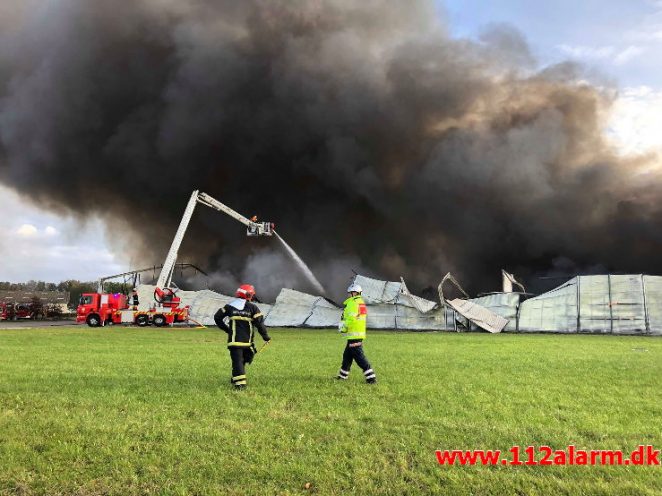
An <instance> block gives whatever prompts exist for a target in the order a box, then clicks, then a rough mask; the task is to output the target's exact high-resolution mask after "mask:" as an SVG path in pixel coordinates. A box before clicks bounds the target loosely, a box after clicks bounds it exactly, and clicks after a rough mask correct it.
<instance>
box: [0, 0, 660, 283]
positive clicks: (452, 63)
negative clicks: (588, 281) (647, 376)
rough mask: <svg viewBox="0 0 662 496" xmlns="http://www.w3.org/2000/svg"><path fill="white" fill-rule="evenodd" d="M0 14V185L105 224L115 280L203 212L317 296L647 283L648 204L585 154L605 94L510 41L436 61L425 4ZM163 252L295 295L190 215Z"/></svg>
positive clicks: (651, 224) (653, 185)
mask: <svg viewBox="0 0 662 496" xmlns="http://www.w3.org/2000/svg"><path fill="white" fill-rule="evenodd" d="M4 4H5V5H6V7H3V8H2V9H0V27H1V28H2V29H0V33H1V34H0V181H1V182H2V183H3V184H6V185H9V186H10V187H12V188H14V189H15V190H16V191H19V192H21V193H22V194H24V195H25V196H26V197H27V198H29V199H31V200H32V201H34V202H37V203H39V204H41V205H42V206H44V207H46V208H49V209H53V210H56V211H60V212H62V213H63V214H71V213H74V214H75V215H79V216H82V217H85V216H89V215H101V216H103V217H104V218H105V219H106V221H107V223H108V226H109V229H110V230H111V232H112V233H114V234H113V237H114V238H115V239H116V240H117V242H118V243H123V244H124V246H123V249H125V250H128V252H130V253H132V255H133V257H134V258H133V259H134V260H138V259H142V260H143V261H145V262H147V263H150V264H151V263H158V262H159V261H160V260H162V259H163V258H164V256H165V253H166V251H167V247H168V246H169V243H170V241H171V239H172V236H173V234H174V232H175V230H176V226H177V223H178V221H179V219H180V217H181V214H182V212H183V209H184V206H185V204H186V202H187V200H188V197H189V195H190V193H191V191H192V190H193V189H201V190H203V191H206V192H207V193H209V194H211V195H212V196H214V197H216V198H218V199H220V200H221V201H224V202H226V203H227V204H229V205H231V206H233V207H234V208H236V209H237V210H239V211H240V212H242V213H244V214H246V215H252V214H257V215H259V216H260V217H261V218H262V219H264V220H273V221H274V222H276V223H277V228H278V230H279V232H280V233H281V234H282V235H283V236H284V237H285V239H286V240H287V241H288V242H289V243H290V244H292V245H293V246H294V247H295V248H296V249H297V251H299V252H300V254H301V255H302V257H303V258H304V259H305V260H307V261H308V262H310V263H311V265H312V267H313V269H314V270H315V271H316V273H317V274H318V276H320V278H321V279H322V282H323V283H324V284H325V285H326V286H327V287H329V288H330V289H331V286H341V285H343V284H345V283H346V281H347V279H348V277H349V276H351V269H352V268H353V269H357V270H364V271H369V272H372V273H373V274H376V275H379V276H380V277H385V278H386V277H388V278H394V277H398V276H400V275H404V276H405V277H406V278H407V279H408V281H409V283H410V286H411V287H412V289H415V288H417V287H418V288H422V287H424V286H426V285H428V284H434V283H436V282H437V281H438V280H439V279H440V277H441V275H443V273H445V272H446V271H449V270H451V271H454V272H455V273H456V275H458V276H459V278H461V279H462V280H463V281H464V282H465V283H466V285H467V286H469V287H470V288H471V289H473V290H477V289H481V290H489V289H496V287H497V285H498V281H499V273H500V269H501V268H506V269H508V270H509V271H511V272H515V273H517V274H518V275H520V276H524V277H525V278H526V276H527V275H529V276H531V275H533V274H540V273H547V272H549V271H552V272H553V271H557V270H559V267H560V268H562V269H563V270H564V271H566V272H572V271H579V270H583V269H584V268H586V267H591V266H596V265H599V266H600V267H603V268H604V270H613V271H617V270H618V271H635V272H638V271H645V272H653V273H660V272H661V271H662V257H660V256H659V254H660V253H661V252H662V230H661V228H662V210H661V209H660V206H659V205H660V204H659V202H658V198H659V194H660V184H662V183H661V182H660V178H659V173H658V169H657V168H655V163H654V160H655V159H654V157H643V158H642V157H638V158H626V159H624V158H622V157H619V156H618V155H617V154H616V153H615V151H614V150H613V149H611V148H610V146H609V145H608V143H607V142H606V141H605V139H604V138H603V135H602V129H603V127H604V119H605V112H606V111H607V109H608V107H609V104H610V102H611V101H612V99H613V98H614V92H613V91H610V90H605V89H599V88H596V87H593V86H591V85H590V84H588V83H585V82H582V78H583V77H584V75H583V73H582V72H583V71H582V69H581V68H580V67H577V66H573V65H571V64H562V65H559V66H554V67H545V68H540V67H538V66H537V65H536V61H535V60H533V57H532V56H531V54H530V53H529V50H528V48H527V45H526V43H525V41H524V40H523V39H522V38H521V36H520V35H519V34H518V33H517V32H515V31H513V30H512V29H510V28H507V27H496V28H492V29H490V30H488V31H487V32H486V33H485V35H484V36H483V37H482V38H481V39H480V40H478V41H469V40H465V39H452V38H451V37H450V36H449V35H448V34H447V32H446V30H445V28H444V26H443V24H442V23H441V22H440V21H439V19H440V15H439V13H438V12H436V11H435V4H434V2H432V1H423V0H419V1H414V0H406V1H405V0H403V1H392V0H369V1H363V2H355V1H352V0H346V1H343V0H336V1H328V2H325V1H307V0H306V1H304V0H300V1H296V0H283V1H281V2H275V1H260V0H242V1H241V2H237V1H234V0H232V1H229V0H226V1H222V0H214V1H211V0H133V1H122V2H106V1H101V0H59V1H48V2H36V1H35V2H32V3H30V2H26V1H23V0H21V1H20V2H18V1H16V2H15V5H13V4H14V2H12V1H6V2H4ZM19 7H20V8H19ZM127 233H129V234H128V235H127ZM127 236H128V237H127ZM182 252H183V256H182V259H183V260H187V261H194V262H195V263H197V264H198V265H203V266H205V267H208V268H210V269H213V270H218V271H219V272H222V273H226V275H227V276H228V277H225V278H223V280H226V281H230V280H231V281H232V283H234V282H236V281H239V280H240V279H241V278H242V277H246V276H251V277H253V278H254V279H253V281H255V282H256V284H258V285H260V284H261V283H262V284H263V286H266V287H267V290H273V289H275V288H277V287H280V286H282V285H287V284H288V283H289V284H292V285H296V284H302V282H301V280H299V279H297V278H294V280H293V276H292V271H293V268H292V266H291V265H288V264H287V259H286V256H285V255H284V254H282V253H280V252H279V251H278V248H277V246H276V244H275V242H273V240H255V239H245V238H244V237H243V231H242V227H241V226H240V225H238V224H236V223H235V222H234V221H232V220H231V219H229V218H225V217H223V216H221V214H219V213H217V212H213V211H209V210H207V211H205V209H204V207H201V208H200V209H199V210H198V211H197V212H196V215H195V218H194V221H193V223H192V225H191V229H190V231H189V234H188V237H187V240H186V242H185V243H184V246H183V247H182ZM260 267H262V269H259V268H260ZM271 267H273V268H274V270H275V272H274V271H271V270H270V268H271ZM278 267H280V269H278ZM278 270H280V272H278ZM280 275H282V276H283V277H284V278H283V279H279V277H280ZM228 284H229V283H228ZM301 289H308V288H305V287H303V288H301ZM335 289H336V290H337V289H340V290H342V288H341V287H340V288H335ZM267 292H269V291H267Z"/></svg>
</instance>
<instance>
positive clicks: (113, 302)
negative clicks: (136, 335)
mask: <svg viewBox="0 0 662 496" xmlns="http://www.w3.org/2000/svg"><path fill="white" fill-rule="evenodd" d="M162 293H165V294H162V295H161V301H159V300H157V302H158V305H155V306H154V307H152V308H149V309H147V310H132V309H130V308H129V305H128V304H127V299H126V295H123V294H120V293H114V294H102V293H83V295H81V297H80V304H79V305H78V309H77V311H76V322H78V323H80V324H82V323H83V322H85V323H87V325H89V326H90V327H99V326H103V325H106V324H136V325H139V326H141V327H144V326H148V325H152V324H153V325H155V326H157V327H164V326H166V325H172V324H174V323H176V322H187V321H188V311H189V307H188V306H185V307H182V308H180V307H179V304H180V303H181V299H180V298H178V297H177V296H175V294H174V292H173V291H172V290H165V291H162Z"/></svg>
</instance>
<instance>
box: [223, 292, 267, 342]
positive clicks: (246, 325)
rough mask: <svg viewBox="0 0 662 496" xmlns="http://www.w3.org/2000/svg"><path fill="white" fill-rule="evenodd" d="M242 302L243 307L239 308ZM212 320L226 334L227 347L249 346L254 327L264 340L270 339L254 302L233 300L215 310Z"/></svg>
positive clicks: (260, 313) (252, 337) (253, 335)
mask: <svg viewBox="0 0 662 496" xmlns="http://www.w3.org/2000/svg"><path fill="white" fill-rule="evenodd" d="M242 302H243V303H244V305H243V308H241V306H242V305H241V303H242ZM237 307H240V308H237ZM226 319H227V322H226ZM214 322H216V325H217V326H218V327H220V328H221V329H223V330H224V331H225V332H226V333H227V334H228V348H233V347H237V348H249V347H250V346H251V345H252V344H253V341H254V338H255V329H257V330H258V332H259V333H260V336H262V339H264V340H265V341H269V340H270V339H271V338H270V337H269V334H268V333H267V328H266V327H265V325H264V316H263V315H262V312H260V309H259V308H258V307H257V305H255V303H251V302H250V301H245V300H239V301H238V300H234V301H232V302H230V303H229V304H227V305H225V306H224V307H223V308H220V309H219V310H218V312H216V314H215V315H214Z"/></svg>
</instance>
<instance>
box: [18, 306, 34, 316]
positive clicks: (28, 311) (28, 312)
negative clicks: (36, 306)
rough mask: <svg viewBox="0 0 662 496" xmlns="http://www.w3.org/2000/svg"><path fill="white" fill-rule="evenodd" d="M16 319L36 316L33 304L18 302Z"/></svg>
mask: <svg viewBox="0 0 662 496" xmlns="http://www.w3.org/2000/svg"><path fill="white" fill-rule="evenodd" d="M14 313H15V317H14V318H15V319H31V318H33V317H34V312H33V311H32V306H31V305H30V304H29V303H18V304H16V306H15V307H14Z"/></svg>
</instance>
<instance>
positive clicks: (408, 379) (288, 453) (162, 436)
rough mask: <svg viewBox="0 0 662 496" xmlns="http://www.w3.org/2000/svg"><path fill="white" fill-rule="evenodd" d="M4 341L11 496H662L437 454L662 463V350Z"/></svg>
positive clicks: (24, 334) (314, 335)
mask: <svg viewBox="0 0 662 496" xmlns="http://www.w3.org/2000/svg"><path fill="white" fill-rule="evenodd" d="M271 333H272V335H273V338H274V341H273V343H272V345H271V346H270V347H269V348H267V350H265V352H264V353H262V354H260V355H258V356H257V357H256V358H255V362H254V363H253V365H251V366H250V368H249V370H248V379H249V389H248V390H247V391H243V392H235V391H232V390H231V389H230V385H229V376H230V370H229V367H230V361H229V357H228V354H227V350H226V349H225V347H224V343H223V341H224V335H223V334H222V333H220V332H219V331H216V330H213V329H204V330H193V329H191V330H145V329H133V328H119V327H115V328H107V329H105V330H93V329H90V328H87V327H71V328H50V329H32V330H20V329H15V330H6V329H5V330H1V329H0V494H3V495H6V494H12V495H13V494H21V495H23V494H49V495H52V494H80V495H87V494H237V495H240V494H265V495H271V494H337V495H348V494H363V495H365V494H393V495H401V494H522V495H528V494H614V495H622V494H651V495H652V494H662V477H661V476H662V472H661V471H660V467H659V466H658V467H651V466H627V467H626V466H492V467H487V466H478V465H475V466H459V465H456V466H440V465H439V464H438V463H437V461H436V458H435V450H436V449H471V448H477V449H480V448H482V449H501V450H504V451H506V450H508V449H509V448H510V447H511V446H513V445H520V446H522V448H524V447H526V446H528V445H533V446H539V445H549V446H551V447H552V448H554V449H562V448H565V447H566V446H567V445H569V444H574V445H576V446H577V447H578V448H585V449H623V450H627V451H628V452H629V451H630V450H632V449H633V448H634V447H636V446H637V445H639V444H653V445H656V447H657V448H660V447H662V422H661V418H660V413H661V411H662V381H661V378H662V339H656V338H641V337H614V336H577V335H573V336H558V335H487V334H478V333H476V334H455V333H431V334H416V333H398V334H396V333H387V332H370V333H369V338H368V342H367V343H366V351H367V354H368V357H369V358H370V360H371V361H372V364H373V367H374V368H375V370H376V371H377V373H378V377H379V381H380V383H379V384H378V385H377V386H367V385H366V384H364V383H363V380H362V377H361V376H360V375H361V374H360V371H359V370H358V369H354V370H353V371H352V376H351V378H350V380H349V381H347V382H338V381H334V380H332V379H331V377H332V376H333V375H335V373H336V372H337V369H338V366H339V364H340V363H339V361H340V356H341V353H342V347H343V342H342V340H341V338H340V337H339V336H338V335H337V333H335V332H333V331H312V330H298V331H294V330H278V329H276V330H272V331H271Z"/></svg>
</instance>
